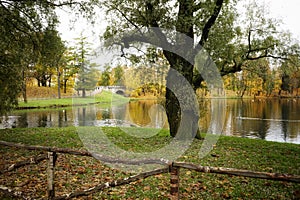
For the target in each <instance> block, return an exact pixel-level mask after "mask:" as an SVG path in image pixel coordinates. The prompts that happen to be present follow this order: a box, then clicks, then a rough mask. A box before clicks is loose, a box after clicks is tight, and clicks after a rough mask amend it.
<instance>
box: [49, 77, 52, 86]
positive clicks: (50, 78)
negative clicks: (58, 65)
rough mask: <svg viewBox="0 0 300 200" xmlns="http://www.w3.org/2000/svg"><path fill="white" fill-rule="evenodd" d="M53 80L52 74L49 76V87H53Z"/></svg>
mask: <svg viewBox="0 0 300 200" xmlns="http://www.w3.org/2000/svg"><path fill="white" fill-rule="evenodd" d="M51 80H52V76H51V75H50V76H49V80H48V87H51Z"/></svg>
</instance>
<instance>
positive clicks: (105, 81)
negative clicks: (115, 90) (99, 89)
mask: <svg viewBox="0 0 300 200" xmlns="http://www.w3.org/2000/svg"><path fill="white" fill-rule="evenodd" d="M110 76H111V71H110V67H109V66H106V67H105V69H104V71H103V72H102V73H101V78H100V80H99V82H98V85H101V86H109V85H110V78H111V77H110Z"/></svg>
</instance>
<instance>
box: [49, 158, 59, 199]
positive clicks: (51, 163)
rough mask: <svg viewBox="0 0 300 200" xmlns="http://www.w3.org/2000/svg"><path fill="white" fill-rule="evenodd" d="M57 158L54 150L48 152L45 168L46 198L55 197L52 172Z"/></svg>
mask: <svg viewBox="0 0 300 200" xmlns="http://www.w3.org/2000/svg"><path fill="white" fill-rule="evenodd" d="M56 159H57V154H56V152H48V168H47V176H48V191H47V194H48V200H52V199H54V197H55V189H54V173H55V162H56Z"/></svg>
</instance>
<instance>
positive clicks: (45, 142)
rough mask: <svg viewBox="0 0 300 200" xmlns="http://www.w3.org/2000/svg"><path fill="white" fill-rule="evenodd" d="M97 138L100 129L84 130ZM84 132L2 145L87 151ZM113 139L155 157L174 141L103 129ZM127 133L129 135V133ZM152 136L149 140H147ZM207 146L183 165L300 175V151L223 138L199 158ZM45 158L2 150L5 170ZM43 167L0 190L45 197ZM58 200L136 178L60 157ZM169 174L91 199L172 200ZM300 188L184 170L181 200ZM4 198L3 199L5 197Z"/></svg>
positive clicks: (35, 135)
mask: <svg viewBox="0 0 300 200" xmlns="http://www.w3.org/2000/svg"><path fill="white" fill-rule="evenodd" d="M84 129H85V130H86V132H87V133H90V134H92V133H93V132H94V130H95V129H96V128H95V127H84ZM78 130H79V129H78V128H77V129H76V128H75V127H68V128H49V129H48V128H30V129H5V130H0V140H5V141H10V142H17V143H22V144H30V145H42V146H53V147H54V146H55V147H66V148H74V149H85V148H84V146H83V143H82V141H81V140H80V137H79V135H78V132H77V131H78ZM102 130H103V132H105V134H106V136H107V138H109V140H110V141H111V142H112V143H113V144H115V145H116V146H117V147H118V148H121V149H124V150H126V151H132V152H140V153H142V152H150V151H153V150H154V149H159V148H161V147H163V146H165V145H167V144H169V143H170V141H172V138H171V137H169V134H168V131H167V130H160V132H159V133H158V134H156V135H155V136H153V137H150V138H137V137H134V136H132V135H129V134H126V133H124V132H123V131H122V130H121V129H119V128H103V129H102ZM123 130H125V129H123ZM151 131H154V132H155V131H157V130H154V129H152V130H151V129H137V128H127V129H126V132H127V133H128V132H132V133H133V135H135V134H138V132H141V133H143V134H145V132H147V133H149V132H150V133H151ZM145 135H147V134H145ZM202 142H203V141H201V140H195V141H193V143H192V144H191V146H190V148H189V149H188V150H187V151H186V152H185V154H183V155H182V156H181V157H180V158H179V159H178V161H185V162H192V163H195V164H198V165H205V166H214V167H229V168H237V169H245V170H254V171H261V172H272V173H288V174H296V175H300V156H299V155H300V145H297V144H285V143H278V142H267V141H263V140H257V139H246V138H238V137H227V136H222V137H220V138H219V140H218V142H217V143H216V144H215V145H214V148H213V150H212V151H211V152H210V153H209V154H208V155H207V156H206V157H204V158H202V159H200V158H199V156H198V154H199V150H200V148H201V145H202ZM39 153H40V152H34V151H25V150H19V149H15V148H8V147H3V146H1V148H0V162H1V163H0V164H1V165H0V166H1V167H4V166H9V165H11V164H12V163H14V162H15V161H16V160H18V161H20V160H24V159H25V158H26V157H28V156H32V155H37V154H39ZM46 166H47V163H46V162H43V163H41V164H39V165H38V166H35V165H32V166H28V167H25V168H21V169H18V170H16V171H14V172H9V173H6V174H2V175H0V185H6V186H10V187H15V188H18V189H19V187H18V186H19V185H22V183H27V182H28V184H26V185H25V186H24V187H20V190H21V191H23V192H25V194H34V195H35V196H37V197H38V196H40V197H41V196H42V197H45V195H46V193H45V192H46V184H47V180H46V168H47V167H46ZM56 170H57V171H56V183H55V184H56V186H57V191H56V194H57V195H62V194H65V193H68V192H71V191H76V190H83V189H87V188H89V187H92V186H95V185H97V184H99V183H104V182H107V181H112V180H115V179H118V178H124V177H128V176H129V175H130V174H128V173H127V172H122V171H120V170H117V169H112V168H110V167H109V166H107V165H105V164H103V163H101V162H100V161H98V160H96V159H93V158H89V157H81V156H71V155H63V154H59V156H58V160H57V166H56ZM169 178H170V177H169V174H163V175H157V176H154V177H149V178H147V179H145V180H142V181H137V182H134V183H132V184H129V185H125V186H120V187H116V188H113V189H107V190H105V191H103V192H99V193H97V194H94V195H92V196H90V198H91V199H168V198H169V189H170V188H169V187H170V184H169ZM299 192H300V184H296V183H287V182H280V181H270V180H260V179H253V178H244V177H236V176H228V175H218V174H204V173H197V172H194V171H189V170H185V169H182V170H181V171H180V197H181V199H299ZM0 198H1V193H0Z"/></svg>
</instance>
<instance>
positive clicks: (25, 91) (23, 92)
mask: <svg viewBox="0 0 300 200" xmlns="http://www.w3.org/2000/svg"><path fill="white" fill-rule="evenodd" d="M22 76H23V82H22V96H23V99H24V102H25V103H27V90H26V89H27V88H26V76H25V69H23V72H22Z"/></svg>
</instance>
